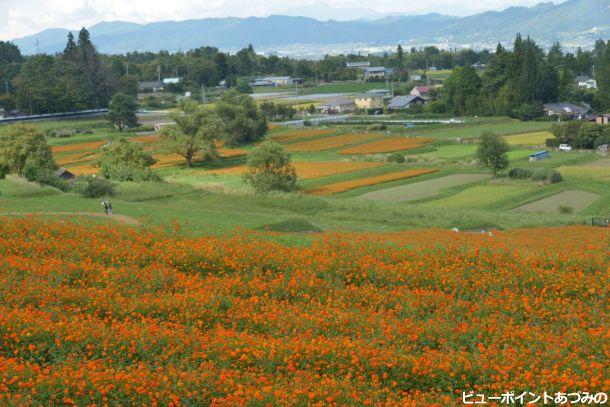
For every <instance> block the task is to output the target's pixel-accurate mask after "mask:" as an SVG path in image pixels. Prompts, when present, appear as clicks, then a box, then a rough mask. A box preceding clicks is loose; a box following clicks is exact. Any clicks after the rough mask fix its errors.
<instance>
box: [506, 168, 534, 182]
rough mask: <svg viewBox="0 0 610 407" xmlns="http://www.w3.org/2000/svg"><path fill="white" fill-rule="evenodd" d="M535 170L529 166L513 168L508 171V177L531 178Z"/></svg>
mask: <svg viewBox="0 0 610 407" xmlns="http://www.w3.org/2000/svg"><path fill="white" fill-rule="evenodd" d="M532 174H533V171H532V170H531V169H529V168H511V170H510V171H509V172H508V177H509V178H513V179H529V178H531V176H532Z"/></svg>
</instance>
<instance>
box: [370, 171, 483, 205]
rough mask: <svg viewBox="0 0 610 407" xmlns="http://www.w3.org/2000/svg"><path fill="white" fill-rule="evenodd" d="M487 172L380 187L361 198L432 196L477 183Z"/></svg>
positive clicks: (402, 199)
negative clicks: (446, 190) (445, 190)
mask: <svg viewBox="0 0 610 407" xmlns="http://www.w3.org/2000/svg"><path fill="white" fill-rule="evenodd" d="M488 178H489V175H487V174H452V175H446V176H444V177H440V178H435V179H431V180H428V181H421V182H414V183H412V184H405V185H399V186H396V187H391V188H384V189H379V190H377V191H373V192H367V193H365V194H363V195H360V196H359V198H362V199H368V200H372V201H386V202H409V201H418V200H421V199H426V198H432V197H434V196H436V195H438V194H439V193H440V192H441V191H442V190H444V189H447V188H455V187H457V186H461V185H465V184H471V183H476V182H479V181H483V180H485V179H488Z"/></svg>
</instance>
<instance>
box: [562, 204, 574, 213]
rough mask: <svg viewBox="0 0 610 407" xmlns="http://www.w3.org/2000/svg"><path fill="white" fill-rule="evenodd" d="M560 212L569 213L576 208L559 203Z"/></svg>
mask: <svg viewBox="0 0 610 407" xmlns="http://www.w3.org/2000/svg"><path fill="white" fill-rule="evenodd" d="M559 213H563V214H566V215H568V214H570V213H574V208H573V207H571V206H569V205H559Z"/></svg>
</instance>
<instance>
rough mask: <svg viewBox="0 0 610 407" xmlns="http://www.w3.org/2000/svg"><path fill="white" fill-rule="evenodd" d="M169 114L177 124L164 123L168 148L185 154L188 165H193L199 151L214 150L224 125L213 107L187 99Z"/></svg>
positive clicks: (175, 152)
mask: <svg viewBox="0 0 610 407" xmlns="http://www.w3.org/2000/svg"><path fill="white" fill-rule="evenodd" d="M170 118H171V119H172V120H173V121H174V122H175V123H176V124H174V125H171V126H167V127H165V128H164V129H163V134H162V139H163V142H164V144H165V149H166V150H167V151H168V152H171V153H174V154H179V155H181V156H182V157H184V158H185V160H186V166H187V167H192V166H193V162H194V159H195V158H196V157H197V155H203V154H204V153H212V154H214V152H215V147H214V142H215V141H217V140H219V139H220V138H221V136H222V134H223V131H224V129H223V127H224V126H223V123H222V121H221V120H220V119H219V117H218V115H217V114H216V112H215V111H214V110H213V109H211V108H209V107H206V106H201V105H198V104H197V103H195V102H193V101H187V102H184V103H183V104H182V105H181V106H180V112H178V113H171V114H170Z"/></svg>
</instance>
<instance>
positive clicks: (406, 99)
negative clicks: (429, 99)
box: [388, 95, 425, 111]
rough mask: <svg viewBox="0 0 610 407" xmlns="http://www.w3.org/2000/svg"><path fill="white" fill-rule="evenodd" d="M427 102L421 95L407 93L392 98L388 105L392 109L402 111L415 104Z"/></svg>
mask: <svg viewBox="0 0 610 407" xmlns="http://www.w3.org/2000/svg"><path fill="white" fill-rule="evenodd" d="M424 103H425V101H424V99H422V98H421V97H419V96H413V95H405V96H395V97H393V98H392V100H390V104H389V105H388V110H390V111H400V110H408V109H410V108H411V106H413V105H423V104H424Z"/></svg>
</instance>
